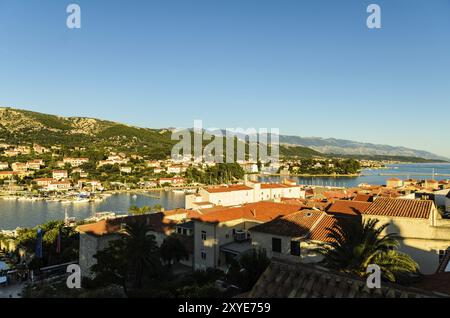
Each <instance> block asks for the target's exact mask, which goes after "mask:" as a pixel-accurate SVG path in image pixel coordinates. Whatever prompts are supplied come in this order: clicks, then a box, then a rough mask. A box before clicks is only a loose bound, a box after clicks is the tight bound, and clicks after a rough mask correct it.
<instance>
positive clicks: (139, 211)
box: [129, 205, 151, 215]
mask: <svg viewBox="0 0 450 318" xmlns="http://www.w3.org/2000/svg"><path fill="white" fill-rule="evenodd" d="M129 211H130V212H131V214H133V215H142V214H146V213H148V212H150V211H151V208H150V207H149V206H146V205H144V206H143V207H138V206H136V205H133V206H132V207H130V208H129Z"/></svg>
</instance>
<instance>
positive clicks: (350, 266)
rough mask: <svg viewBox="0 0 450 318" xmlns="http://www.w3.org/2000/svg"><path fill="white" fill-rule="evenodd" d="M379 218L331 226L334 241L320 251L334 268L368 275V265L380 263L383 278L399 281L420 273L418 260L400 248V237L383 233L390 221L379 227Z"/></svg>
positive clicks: (327, 263) (361, 275)
mask: <svg viewBox="0 0 450 318" xmlns="http://www.w3.org/2000/svg"><path fill="white" fill-rule="evenodd" d="M378 223H379V220H377V219H369V220H366V221H364V222H361V221H359V220H358V221H355V220H346V221H342V222H339V223H338V224H336V225H334V226H333V228H331V229H330V233H329V234H328V237H329V238H330V239H331V243H324V244H322V246H320V247H319V248H318V249H317V251H318V252H319V253H320V254H322V255H323V256H324V261H323V262H324V264H325V265H326V266H328V267H330V268H333V269H338V270H341V271H343V272H346V273H350V274H355V275H358V276H360V277H365V276H366V275H367V274H366V270H367V267H368V266H369V265H370V264H376V265H378V266H379V267H380V269H381V272H382V275H383V278H384V279H387V280H389V281H391V282H395V281H396V279H397V278H398V277H399V276H402V275H405V274H411V273H417V272H418V269H419V267H418V265H417V263H416V262H415V261H414V260H413V259H411V257H410V256H408V255H407V254H404V253H401V252H399V251H397V249H398V247H399V238H400V237H399V236H398V235H397V234H394V233H391V234H386V235H382V232H383V231H384V230H385V229H386V228H387V226H388V224H384V225H381V226H377V225H378Z"/></svg>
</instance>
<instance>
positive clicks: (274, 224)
mask: <svg viewBox="0 0 450 318" xmlns="http://www.w3.org/2000/svg"><path fill="white" fill-rule="evenodd" d="M323 214H324V212H322V211H315V210H302V211H300V212H296V213H292V214H289V215H287V216H284V217H280V218H277V219H275V220H273V221H270V222H267V223H263V224H259V225H256V226H254V227H252V228H251V231H255V232H261V233H269V234H274V235H281V236H289V237H301V236H306V235H307V234H308V233H309V232H310V230H311V229H312V227H313V226H314V224H315V223H316V222H317V221H318V220H319V219H320V218H321V217H322V216H323Z"/></svg>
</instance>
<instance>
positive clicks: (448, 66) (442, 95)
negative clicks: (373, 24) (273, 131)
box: [0, 0, 450, 157]
mask: <svg viewBox="0 0 450 318" xmlns="http://www.w3.org/2000/svg"><path fill="white" fill-rule="evenodd" d="M73 2H75V3H77V4H79V5H80V7H81V10H82V28H81V29H80V30H69V29H67V27H66V17H67V13H66V7H67V5H68V4H70V3H71V2H70V1H63V0H48V1H38V0H21V1H16V0H0V74H1V75H0V105H3V106H12V107H17V108H23V109H30V110H35V111H40V112H45V113H52V114H59V115H64V116H89V117H97V118H103V119H110V120H116V121H121V122H126V123H129V124H133V125H139V126H144V127H169V126H170V127H190V126H192V125H193V121H194V119H202V120H203V121H204V125H205V127H220V128H229V127H244V128H247V127H256V128H260V127H264V128H280V130H281V133H284V134H292V135H301V136H320V137H335V138H345V139H353V140H358V141H367V142H373V143H384V144H390V145H402V146H408V147H413V148H418V149H424V150H429V151H432V152H435V153H438V154H441V155H445V156H448V157H450V141H449V138H448V136H449V135H450V123H449V118H450V59H449V56H450V1H448V0H433V1H425V0H420V1H418V0H395V1H392V0H391V1H377V0H372V1H356V0H354V1H352V0H346V1H336V0H329V1H322V0H305V1H302V0H292V1H291V0H277V1H275V0H160V1H151V0H150V1H138V0H134V1H125V0H123V1H118V0H116V1H114V0H108V1H106V0H89V1H87V0H78V1H73ZM370 3H377V4H379V5H380V6H381V10H382V29H380V30H370V29H368V28H367V27H366V18H367V16H368V15H369V14H368V13H367V12H366V8H367V6H368V5H369V4H370Z"/></svg>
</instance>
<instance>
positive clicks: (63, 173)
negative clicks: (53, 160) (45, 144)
mask: <svg viewBox="0 0 450 318" xmlns="http://www.w3.org/2000/svg"><path fill="white" fill-rule="evenodd" d="M52 177H53V179H56V180H61V179H66V178H67V177H68V174H67V170H53V172H52Z"/></svg>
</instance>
